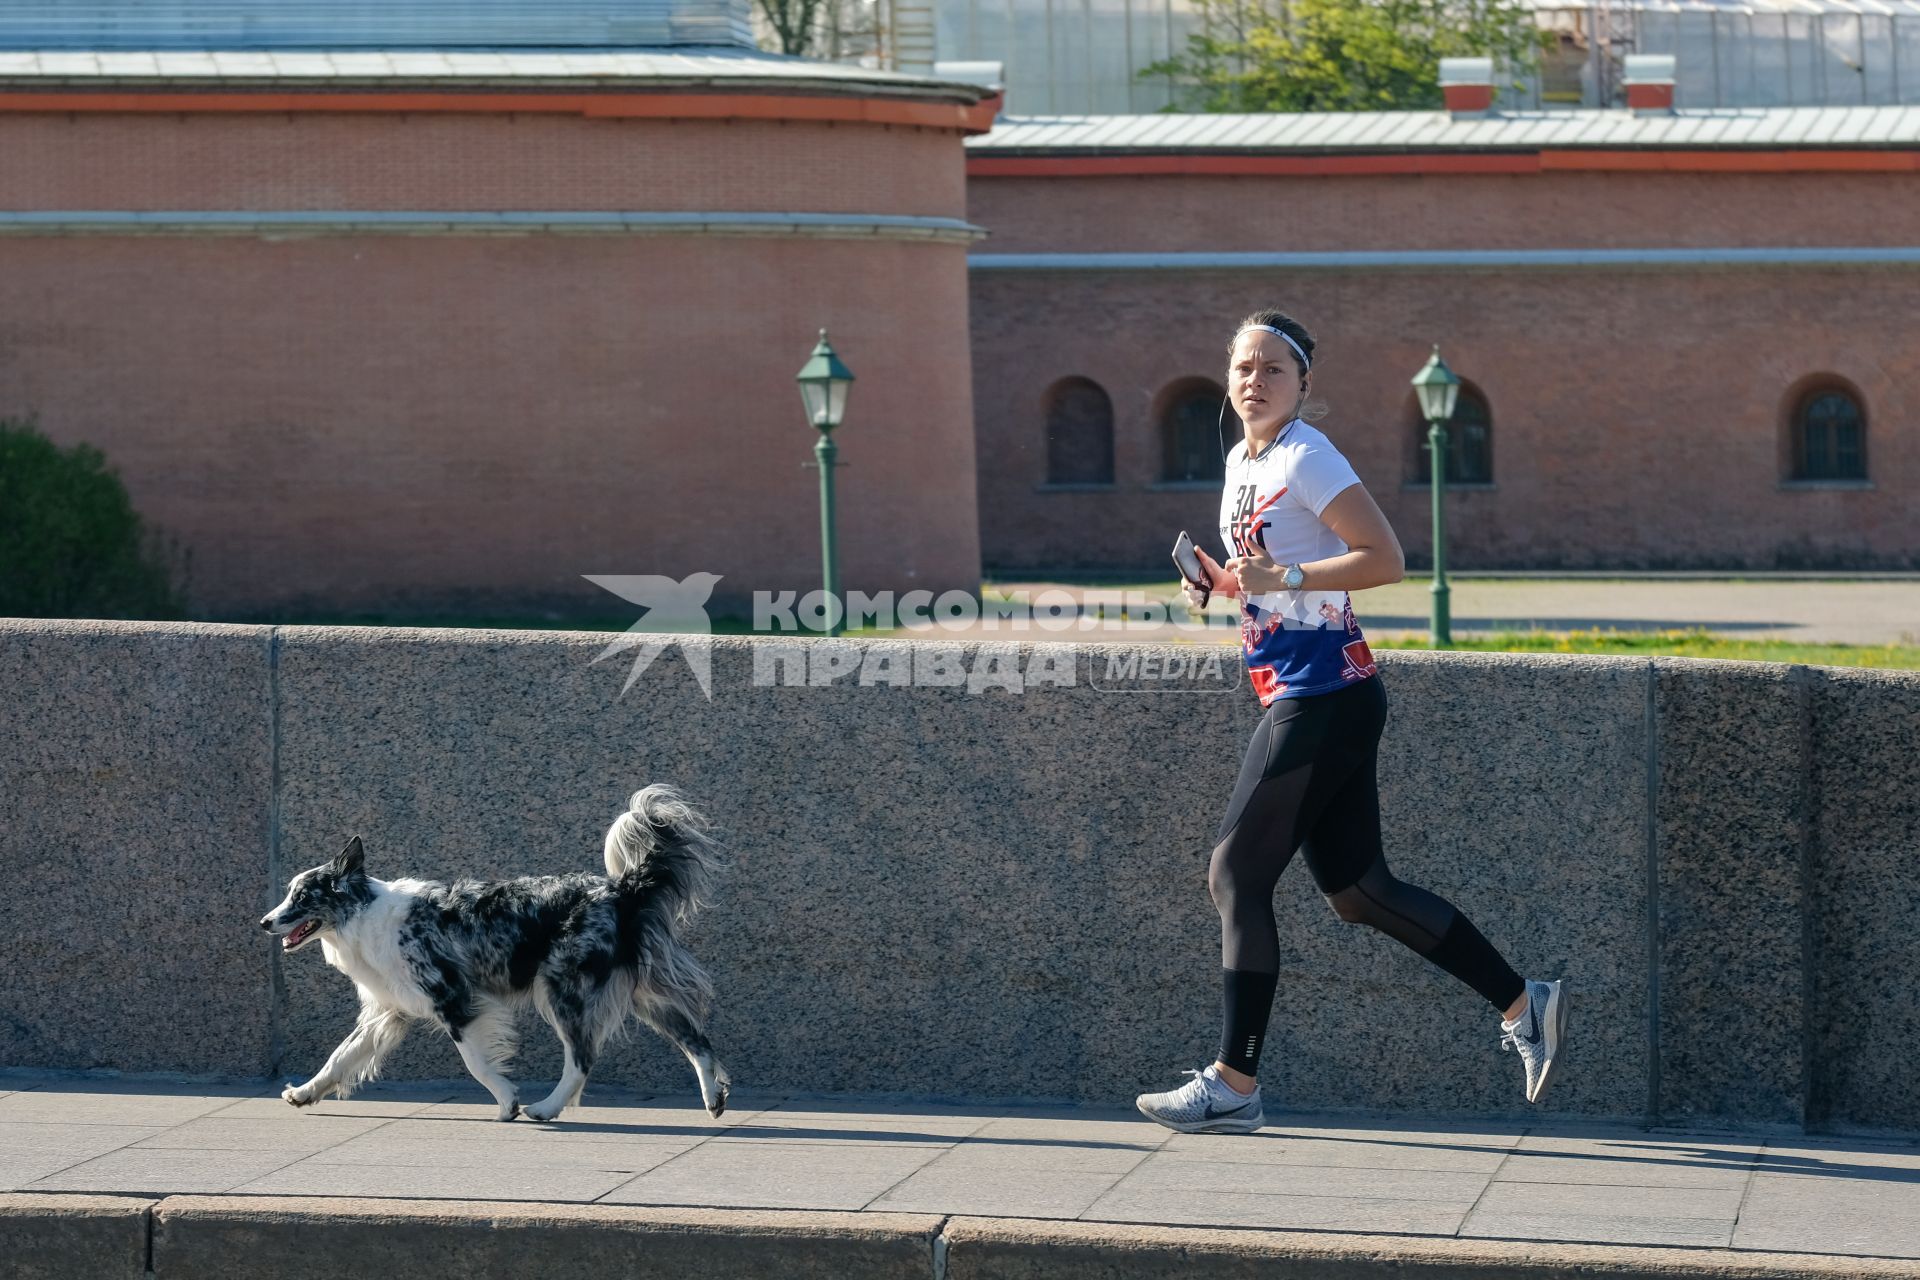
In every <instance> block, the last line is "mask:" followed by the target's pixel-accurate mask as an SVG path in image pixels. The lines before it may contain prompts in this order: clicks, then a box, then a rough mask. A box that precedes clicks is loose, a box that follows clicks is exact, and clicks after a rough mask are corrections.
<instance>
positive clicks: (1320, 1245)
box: [940, 1218, 1920, 1280]
mask: <svg viewBox="0 0 1920 1280" xmlns="http://www.w3.org/2000/svg"><path fill="white" fill-rule="evenodd" d="M940 1240H941V1244H942V1245H943V1246H944V1252H945V1256H946V1269H945V1275H944V1277H942V1280H1042V1277H1044V1278H1045V1280H1081V1278H1085V1280H1093V1278H1094V1277H1100V1278H1101V1280H1114V1278H1116V1277H1125V1280H1176V1277H1177V1278H1178V1280H1190V1278H1191V1277H1193V1276H1196V1275H1204V1276H1206V1277H1207V1280H1380V1278H1381V1277H1383V1276H1390V1277H1392V1278H1393V1280H1441V1278H1442V1277H1444V1278H1445V1280H1588V1278H1589V1277H1592V1278H1599V1277H1605V1278H1606V1280H1639V1278H1640V1277H1647V1278H1648V1280H1668V1278H1669V1277H1671V1278H1673V1280H1683V1278H1684V1280H1892V1278H1894V1277H1901V1278H1902V1280H1920V1259H1904V1258H1853V1257H1829V1256H1825V1255H1818V1254H1795V1253H1745V1252H1736V1251H1734V1250H1731V1249H1681V1248H1673V1249H1667V1248H1645V1247H1636V1246H1628V1245H1594V1244H1563V1243H1559V1242H1551V1241H1541V1242H1535V1241H1505V1240H1455V1239H1418V1238H1414V1237H1409V1236H1352V1235H1340V1234H1334V1233H1328V1232H1293V1231H1254V1230H1234V1229H1220V1228H1211V1227H1152V1226H1131V1225H1128V1224H1124V1223H1105V1222H1061V1221H1027V1220H1023V1219H1015V1218H953V1219H950V1220H949V1221H948V1222H947V1225H946V1228H945V1229H944V1230H943V1231H942V1232H941V1234H940Z"/></svg>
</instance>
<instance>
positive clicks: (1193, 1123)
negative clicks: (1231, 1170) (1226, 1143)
mask: <svg viewBox="0 0 1920 1280" xmlns="http://www.w3.org/2000/svg"><path fill="white" fill-rule="evenodd" d="M1187 1074H1188V1075H1190V1076H1192V1077H1193V1079H1191V1080H1189V1081H1187V1082H1186V1083H1185V1084H1183V1085H1181V1086H1180V1087H1179V1088H1178V1089H1169V1090H1168V1091H1167V1092H1165V1093H1143V1094H1141V1095H1140V1096H1139V1097H1138V1098H1135V1099H1134V1101H1133V1105H1134V1106H1136V1107H1139V1108H1140V1114H1141V1115H1143V1116H1145V1117H1146V1118H1147V1119H1149V1120H1152V1121H1155V1122H1157V1123H1159V1124H1163V1125H1165V1126H1167V1128H1169V1129H1173V1130H1175V1131H1177V1132H1179V1133H1252V1132H1253V1131H1254V1130H1255V1129H1258V1128H1259V1127H1260V1126H1261V1125H1263V1124H1265V1123H1266V1122H1267V1113H1266V1109H1265V1108H1264V1107H1262V1106H1261V1105H1260V1086H1259V1085H1255V1086H1254V1087H1253V1092H1252V1093H1251V1094H1243V1093H1241V1092H1239V1091H1238V1090H1236V1089H1234V1088H1233V1086H1231V1085H1229V1084H1228V1083H1227V1082H1226V1081H1224V1080H1222V1079H1221V1078H1220V1076H1219V1075H1218V1073H1217V1072H1216V1071H1215V1069H1214V1068H1212V1067H1208V1068H1206V1070H1204V1071H1189V1072H1187Z"/></svg>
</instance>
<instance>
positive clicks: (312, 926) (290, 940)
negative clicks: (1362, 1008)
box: [280, 920, 320, 951]
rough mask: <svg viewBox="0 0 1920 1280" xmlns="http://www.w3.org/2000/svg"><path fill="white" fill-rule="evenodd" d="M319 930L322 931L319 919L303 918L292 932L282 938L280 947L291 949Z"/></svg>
mask: <svg viewBox="0 0 1920 1280" xmlns="http://www.w3.org/2000/svg"><path fill="white" fill-rule="evenodd" d="M318 932H320V922H319V921H318V920H302V921H301V922H300V923H299V924H297V925H295V926H294V927H293V932H292V933H290V934H288V935H287V936H286V937H284V938H282V939H280V949H281V950H282V951H291V950H293V949H294V948H295V947H297V946H299V945H300V944H301V943H303V942H305V941H306V940H307V939H308V938H311V937H312V936H313V935H314V934H316V933H318Z"/></svg>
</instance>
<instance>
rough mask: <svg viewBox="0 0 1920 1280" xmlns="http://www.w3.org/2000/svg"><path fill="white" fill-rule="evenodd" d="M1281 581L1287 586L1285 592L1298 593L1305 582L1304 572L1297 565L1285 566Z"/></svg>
mask: <svg viewBox="0 0 1920 1280" xmlns="http://www.w3.org/2000/svg"><path fill="white" fill-rule="evenodd" d="M1281 581H1283V582H1285V583H1286V584H1287V590H1289V591H1298V590H1299V589H1300V588H1301V587H1302V586H1303V585H1305V583H1306V581H1307V575H1306V572H1305V571H1304V570H1303V569H1301V568H1300V566H1299V565H1297V564H1290V565H1288V566H1287V572H1286V576H1285V577H1284V578H1282V579H1281Z"/></svg>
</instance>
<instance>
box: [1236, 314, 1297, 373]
mask: <svg viewBox="0 0 1920 1280" xmlns="http://www.w3.org/2000/svg"><path fill="white" fill-rule="evenodd" d="M1248 329H1259V330H1260V331H1262V332H1263V333H1277V334H1279V335H1280V336H1281V337H1282V338H1285V339H1286V341H1287V345H1288V346H1290V347H1292V348H1293V354H1295V355H1297V356H1299V357H1300V372H1302V373H1305V372H1306V371H1307V370H1309V369H1311V368H1313V361H1311V360H1309V359H1307V353H1306V352H1305V351H1302V350H1301V349H1300V344H1299V343H1297V342H1295V341H1294V340H1293V337H1292V335H1291V334H1289V333H1287V332H1286V331H1285V330H1284V329H1276V328H1274V327H1273V326H1272V325H1270V324H1250V325H1244V326H1242V327H1241V329H1240V333H1236V334H1234V335H1233V336H1234V337H1235V338H1238V337H1239V336H1240V334H1241V333H1245V332H1246V331H1247V330H1248Z"/></svg>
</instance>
